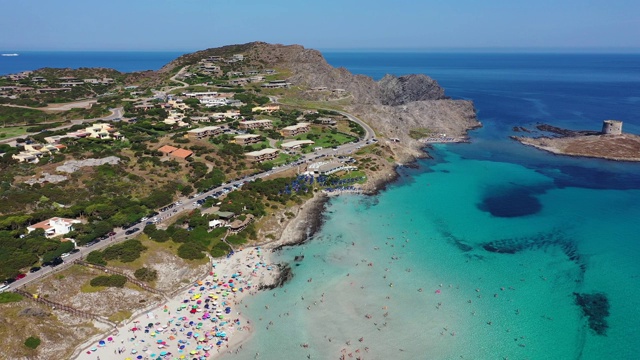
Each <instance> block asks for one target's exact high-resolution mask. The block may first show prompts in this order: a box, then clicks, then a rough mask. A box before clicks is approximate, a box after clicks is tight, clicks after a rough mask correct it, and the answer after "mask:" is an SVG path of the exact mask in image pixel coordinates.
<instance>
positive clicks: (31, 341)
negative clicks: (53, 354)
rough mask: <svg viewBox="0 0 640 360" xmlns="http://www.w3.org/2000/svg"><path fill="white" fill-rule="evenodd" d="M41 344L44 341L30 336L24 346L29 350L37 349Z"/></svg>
mask: <svg viewBox="0 0 640 360" xmlns="http://www.w3.org/2000/svg"><path fill="white" fill-rule="evenodd" d="M41 342H42V341H41V340H40V338H39V337H37V336H30V337H28V338H27V340H25V341H24V346H26V347H28V348H29V349H36V348H37V347H38V346H40V343H41Z"/></svg>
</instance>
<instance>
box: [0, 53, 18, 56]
mask: <svg viewBox="0 0 640 360" xmlns="http://www.w3.org/2000/svg"><path fill="white" fill-rule="evenodd" d="M18 55H20V54H16V53H13V54H2V56H18Z"/></svg>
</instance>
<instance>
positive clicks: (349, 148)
mask: <svg viewBox="0 0 640 360" xmlns="http://www.w3.org/2000/svg"><path fill="white" fill-rule="evenodd" d="M340 113H341V114H342V115H344V116H346V117H347V118H348V119H349V120H351V121H354V122H357V123H358V124H360V125H361V126H362V127H363V128H364V129H365V131H366V134H365V136H364V137H363V138H362V139H360V141H358V142H357V143H348V144H344V145H341V146H339V147H338V148H337V149H322V150H319V151H316V152H314V153H311V154H305V155H303V157H302V158H301V159H300V160H298V161H297V162H295V163H291V164H288V165H284V166H280V167H278V168H274V169H272V170H270V171H265V172H261V173H258V174H256V175H252V176H249V177H247V178H245V179H238V180H233V181H231V182H229V183H227V184H224V185H221V186H218V187H217V188H215V189H213V190H211V191H207V192H205V193H200V194H199V195H197V196H195V197H193V198H191V199H189V198H188V197H184V198H180V199H178V201H177V202H176V203H180V205H175V204H176V203H173V204H174V207H173V208H171V209H168V210H167V211H164V212H160V211H158V212H160V214H159V215H158V219H159V223H160V224H161V223H168V222H170V221H171V220H172V219H174V218H176V217H177V216H178V215H180V214H181V213H182V212H183V211H190V210H193V209H195V208H197V207H198V206H196V205H194V204H197V201H198V200H202V199H205V198H206V197H207V196H209V195H211V194H213V193H215V192H219V191H223V189H224V188H225V187H229V186H231V187H233V186H234V185H238V184H243V183H244V182H247V181H253V180H255V179H257V178H265V177H269V176H272V175H274V174H278V173H281V172H284V171H288V170H290V169H293V168H296V167H298V166H300V165H301V164H303V163H306V162H311V161H313V160H316V159H321V158H326V157H327V156H332V155H348V154H351V153H353V152H354V151H356V150H358V149H359V148H360V147H362V146H363V145H365V144H367V143H370V142H371V141H374V140H375V133H374V131H373V129H372V128H371V127H370V126H369V125H368V124H366V123H365V122H364V121H362V120H360V119H358V118H357V117H355V116H353V115H351V114H349V113H346V112H340ZM112 116H114V117H117V116H116V115H115V114H114V115H112ZM170 205H171V204H168V205H167V206H170ZM165 207H166V206H165ZM147 221H148V220H147ZM145 226H146V223H145V222H142V223H140V224H137V225H134V226H132V227H131V229H133V228H136V227H137V228H139V230H138V231H135V232H134V233H132V234H129V235H127V234H125V232H126V231H127V230H124V229H116V230H114V232H115V233H116V234H115V235H114V236H111V237H109V238H108V239H106V240H103V241H100V242H99V243H97V244H95V245H93V246H90V247H84V246H81V247H79V248H78V249H79V250H80V252H78V253H75V254H71V255H70V256H68V257H66V258H64V263H63V264H61V265H58V266H57V267H55V268H51V267H43V268H42V269H41V270H40V271H38V272H36V273H27V276H26V277H25V278H23V279H20V280H17V281H16V282H14V283H13V284H11V288H17V287H20V286H23V285H27V284H28V283H30V282H32V281H35V280H37V279H40V278H42V277H44V276H46V275H48V274H50V273H52V272H55V271H60V270H63V269H65V268H67V267H69V266H71V265H72V263H73V261H74V260H76V259H83V258H85V257H86V255H87V254H88V253H90V252H91V251H94V250H101V249H104V248H105V247H107V246H110V245H113V244H114V243H117V242H120V241H123V240H125V239H129V238H134V237H135V236H137V235H138V234H140V233H141V232H142V230H143V229H144V227H145Z"/></svg>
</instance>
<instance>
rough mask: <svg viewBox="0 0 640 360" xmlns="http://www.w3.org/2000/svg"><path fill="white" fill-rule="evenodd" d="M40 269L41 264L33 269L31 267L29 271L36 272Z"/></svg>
mask: <svg viewBox="0 0 640 360" xmlns="http://www.w3.org/2000/svg"><path fill="white" fill-rule="evenodd" d="M40 269H42V268H41V267H40V266H34V267H32V268H31V269H29V272H30V273H34V272H36V271H40Z"/></svg>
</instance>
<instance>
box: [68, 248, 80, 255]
mask: <svg viewBox="0 0 640 360" xmlns="http://www.w3.org/2000/svg"><path fill="white" fill-rule="evenodd" d="M78 252H80V249H73V250H71V251H69V254H75V253H78Z"/></svg>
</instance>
